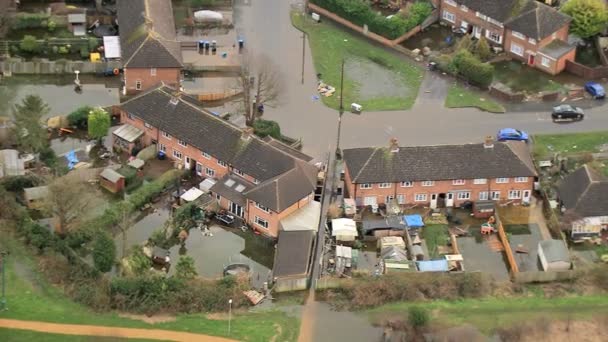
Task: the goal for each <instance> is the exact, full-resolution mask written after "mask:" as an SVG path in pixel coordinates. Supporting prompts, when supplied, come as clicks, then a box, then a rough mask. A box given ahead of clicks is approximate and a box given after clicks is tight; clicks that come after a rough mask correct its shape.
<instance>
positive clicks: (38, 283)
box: [0, 232, 299, 341]
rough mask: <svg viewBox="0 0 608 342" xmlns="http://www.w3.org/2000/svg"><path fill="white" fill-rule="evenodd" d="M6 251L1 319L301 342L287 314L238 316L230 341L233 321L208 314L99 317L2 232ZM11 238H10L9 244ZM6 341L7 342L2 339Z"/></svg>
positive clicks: (295, 321) (296, 324)
mask: <svg viewBox="0 0 608 342" xmlns="http://www.w3.org/2000/svg"><path fill="white" fill-rule="evenodd" d="M2 234H3V238H2V239H1V240H0V249H6V250H8V251H10V256H9V258H8V262H7V267H6V276H7V301H8V304H7V306H8V308H9V310H7V311H3V312H0V318H12V319H20V320H30V321H45V322H53V323H69V324H91V325H103V326H117V327H127V328H155V329H166V330H175V331H187V332H192V333H201V334H208V335H215V336H223V337H231V338H236V339H239V340H243V341H269V340H270V339H272V338H273V336H275V335H277V330H278V327H279V326H280V330H281V334H280V335H279V336H277V337H276V338H277V340H278V341H295V340H296V339H297V336H298V332H299V321H298V319H296V318H293V317H289V316H287V315H286V314H285V313H284V312H281V311H268V312H256V313H248V312H234V313H233V317H232V322H231V323H232V333H231V335H230V336H228V322H227V320H217V319H209V318H207V316H206V315H205V314H188V315H179V316H177V317H176V320H175V321H173V322H165V323H157V324H153V325H152V324H148V323H145V322H142V321H138V320H132V319H127V318H123V317H119V315H118V313H115V312H112V313H96V312H93V311H91V310H90V309H88V308H86V307H84V306H82V305H80V304H78V303H75V302H73V301H71V300H70V299H69V298H67V297H65V296H64V295H63V293H61V292H60V291H59V290H58V289H56V288H55V287H53V286H52V285H50V284H48V283H47V282H46V281H45V280H44V279H43V278H42V277H41V275H40V273H38V272H37V271H35V268H34V266H33V262H34V260H32V259H31V258H30V256H29V254H28V251H26V250H25V249H24V247H23V246H22V245H21V243H20V242H18V241H16V240H15V239H13V238H10V237H9V236H7V235H8V234H7V233H6V232H2ZM5 236H6V238H5ZM0 340H3V339H2V338H0Z"/></svg>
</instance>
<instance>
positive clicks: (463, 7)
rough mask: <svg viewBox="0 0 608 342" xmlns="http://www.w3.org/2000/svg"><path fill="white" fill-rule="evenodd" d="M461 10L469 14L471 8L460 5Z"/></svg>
mask: <svg viewBox="0 0 608 342" xmlns="http://www.w3.org/2000/svg"><path fill="white" fill-rule="evenodd" d="M460 10H461V11H463V12H468V11H469V8H468V7H467V6H465V5H460Z"/></svg>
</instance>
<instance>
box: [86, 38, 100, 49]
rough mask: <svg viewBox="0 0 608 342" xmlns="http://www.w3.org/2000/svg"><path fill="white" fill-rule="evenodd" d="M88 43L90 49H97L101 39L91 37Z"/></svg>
mask: <svg viewBox="0 0 608 342" xmlns="http://www.w3.org/2000/svg"><path fill="white" fill-rule="evenodd" d="M88 44H89V51H95V49H97V47H98V46H99V40H98V39H97V38H94V37H91V38H89V41H88Z"/></svg>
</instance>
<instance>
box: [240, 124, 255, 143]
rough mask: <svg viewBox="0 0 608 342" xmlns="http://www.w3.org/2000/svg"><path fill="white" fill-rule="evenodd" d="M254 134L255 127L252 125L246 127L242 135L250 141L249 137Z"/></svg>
mask: <svg viewBox="0 0 608 342" xmlns="http://www.w3.org/2000/svg"><path fill="white" fill-rule="evenodd" d="M252 136H253V128H252V127H245V128H243V134H242V135H241V138H242V139H243V140H245V141H248V140H249V139H251V137H252Z"/></svg>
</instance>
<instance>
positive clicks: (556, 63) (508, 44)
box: [505, 24, 576, 75]
mask: <svg viewBox="0 0 608 342" xmlns="http://www.w3.org/2000/svg"><path fill="white" fill-rule="evenodd" d="M569 30H570V25H569V24H566V25H564V27H562V28H560V29H559V30H557V31H556V32H555V33H554V34H552V35H550V36H547V37H545V38H544V39H542V40H541V41H540V42H537V41H535V40H534V39H532V41H531V40H530V38H528V37H526V36H524V38H523V39H522V38H521V37H519V35H522V34H521V33H519V32H515V33H514V31H513V30H510V29H507V30H506V35H505V51H506V52H507V53H508V54H509V55H510V56H512V57H513V58H515V59H517V60H520V61H523V62H526V63H528V64H530V62H531V59H530V55H533V56H534V60H533V64H530V65H532V66H534V67H536V68H538V69H541V70H543V71H545V72H547V73H550V74H552V75H555V74H559V73H560V72H561V71H563V70H564V69H565V68H566V61H567V60H572V61H573V60H574V58H575V55H576V50H575V49H573V50H572V51H570V52H568V53H567V54H565V55H563V56H562V57H561V58H559V59H558V60H555V59H553V58H552V57H549V56H545V57H546V58H548V59H549V64H548V66H545V65H543V63H542V62H543V59H542V57H543V56H544V55H543V54H542V53H540V52H538V50H539V49H541V48H542V47H544V46H546V45H548V44H549V43H551V42H552V41H553V40H555V39H559V40H562V41H564V42H567V41H568V32H569ZM513 44H516V45H518V46H521V47H522V50H523V55H522V56H520V55H518V54H516V53H513V52H512V50H513V49H512V45H513ZM545 64H546V63H545Z"/></svg>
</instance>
